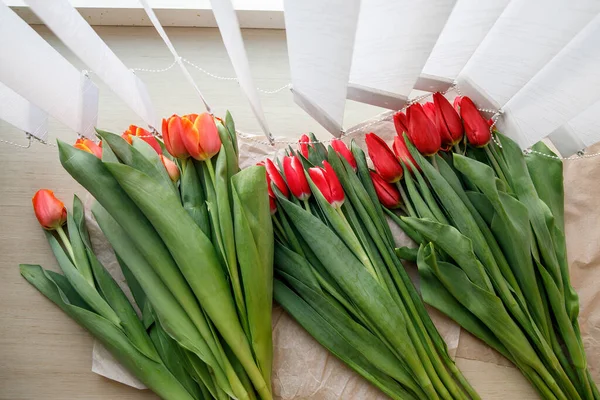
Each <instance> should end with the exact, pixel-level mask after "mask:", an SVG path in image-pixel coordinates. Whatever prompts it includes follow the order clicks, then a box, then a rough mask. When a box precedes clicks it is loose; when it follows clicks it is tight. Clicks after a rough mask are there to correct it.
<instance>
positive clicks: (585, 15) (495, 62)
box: [457, 0, 600, 108]
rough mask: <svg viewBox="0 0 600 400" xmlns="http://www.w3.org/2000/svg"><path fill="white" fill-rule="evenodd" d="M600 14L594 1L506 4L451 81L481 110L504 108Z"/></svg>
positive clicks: (520, 0) (514, 1)
mask: <svg viewBox="0 0 600 400" xmlns="http://www.w3.org/2000/svg"><path fill="white" fill-rule="evenodd" d="M599 11H600V1H598V0H577V1H568V0H557V1H552V2H548V1H547V0H512V1H511V2H510V3H509V4H508V6H507V7H506V9H505V10H504V12H503V13H502V14H501V15H500V17H499V18H498V21H497V22H496V23H495V24H494V26H493V27H492V29H491V30H490V32H489V33H488V35H487V36H486V37H485V39H484V40H483V42H482V43H481V45H480V46H479V48H478V49H477V50H476V51H475V53H474V54H473V57H472V58H471V59H470V60H469V62H468V63H467V65H466V66H465V68H464V69H463V70H462V71H461V73H460V74H459V76H458V78H457V81H458V85H459V88H460V89H461V90H462V92H463V93H464V94H467V95H469V96H471V97H472V98H473V100H474V101H476V102H477V103H478V104H480V105H481V106H483V107H485V108H500V107H502V106H504V104H506V102H507V101H508V100H510V98H511V97H513V96H514V95H515V94H516V93H517V92H518V91H519V90H520V89H521V88H522V87H523V86H525V84H526V83H527V82H528V81H529V80H530V79H531V78H533V76H534V75H535V74H536V73H537V72H538V71H540V70H541V69H542V67H544V65H545V64H546V63H548V62H549V61H550V60H551V59H552V58H553V57H554V56H555V55H556V54H557V53H558V52H559V51H560V50H561V49H562V48H563V47H564V46H565V45H566V44H567V43H568V42H569V41H570V40H571V39H572V38H573V37H574V36H575V35H576V34H577V33H578V32H579V31H580V30H581V29H582V28H583V27H584V26H585V25H586V24H587V23H588V22H589V21H590V20H591V19H592V18H594V17H595V16H596V15H597V14H598V12H599Z"/></svg>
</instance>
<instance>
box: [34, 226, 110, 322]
mask: <svg viewBox="0 0 600 400" xmlns="http://www.w3.org/2000/svg"><path fill="white" fill-rule="evenodd" d="M44 233H45V234H46V238H47V239H48V243H50V248H51V249H52V252H53V253H54V256H55V257H56V261H57V262H58V265H59V266H60V269H61V270H62V271H63V273H64V274H65V277H66V278H67V279H68V280H69V283H71V285H72V286H73V288H74V289H75V290H76V291H77V293H78V294H79V295H80V296H81V297H82V298H83V299H84V300H85V302H86V303H87V304H89V305H90V307H92V309H93V310H94V311H95V312H97V313H98V314H100V315H101V316H103V317H104V318H106V319H107V320H108V321H110V322H111V323H113V324H115V325H116V326H121V320H120V318H119V317H118V316H117V314H115V312H114V310H113V309H112V308H111V307H110V305H109V304H108V303H107V302H106V300H104V299H103V298H102V296H101V295H100V293H98V291H97V290H96V287H95V286H92V285H90V284H89V282H88V281H87V280H86V279H85V277H84V276H83V275H81V273H80V272H79V271H78V270H77V268H75V266H74V265H73V263H72V262H71V260H70V259H69V257H68V256H67V254H66V253H65V251H64V250H63V248H62V247H61V246H60V244H59V243H58V241H57V240H56V239H55V238H54V236H52V234H51V233H49V232H48V231H44Z"/></svg>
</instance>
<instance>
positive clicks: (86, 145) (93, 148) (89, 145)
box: [73, 138, 102, 159]
mask: <svg viewBox="0 0 600 400" xmlns="http://www.w3.org/2000/svg"><path fill="white" fill-rule="evenodd" d="M101 146H102V142H100V145H97V144H96V143H94V142H93V141H91V140H90V139H84V138H79V139H77V140H76V141H75V144H74V145H73V147H75V148H76V149H79V150H83V151H87V152H88V153H90V154H93V155H95V156H96V157H98V158H100V159H101V158H102V147H101Z"/></svg>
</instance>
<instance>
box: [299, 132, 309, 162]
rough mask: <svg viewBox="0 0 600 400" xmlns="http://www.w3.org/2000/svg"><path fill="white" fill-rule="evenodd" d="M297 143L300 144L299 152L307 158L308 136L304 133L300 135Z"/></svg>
mask: <svg viewBox="0 0 600 400" xmlns="http://www.w3.org/2000/svg"><path fill="white" fill-rule="evenodd" d="M298 145H299V146H300V153H301V154H302V155H303V156H304V158H306V159H307V160H308V146H309V145H311V144H310V138H309V137H308V136H307V135H306V134H304V135H302V136H300V139H298Z"/></svg>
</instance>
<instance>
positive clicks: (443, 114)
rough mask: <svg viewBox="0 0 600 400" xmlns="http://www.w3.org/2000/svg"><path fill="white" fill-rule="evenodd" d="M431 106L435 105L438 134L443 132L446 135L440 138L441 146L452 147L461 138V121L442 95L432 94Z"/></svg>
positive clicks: (462, 131) (462, 130)
mask: <svg viewBox="0 0 600 400" xmlns="http://www.w3.org/2000/svg"><path fill="white" fill-rule="evenodd" d="M433 104H434V105H435V114H436V116H437V122H438V124H439V128H440V132H441V131H442V130H443V132H444V134H445V135H447V136H442V146H447V147H451V146H454V145H455V144H457V143H458V142H460V140H461V139H462V137H463V133H464V129H463V124H462V121H461V119H460V117H459V115H458V114H457V113H456V110H454V108H453V107H452V105H451V104H450V102H449V101H448V99H446V98H445V97H444V95H443V94H441V93H439V92H438V93H434V94H433Z"/></svg>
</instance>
